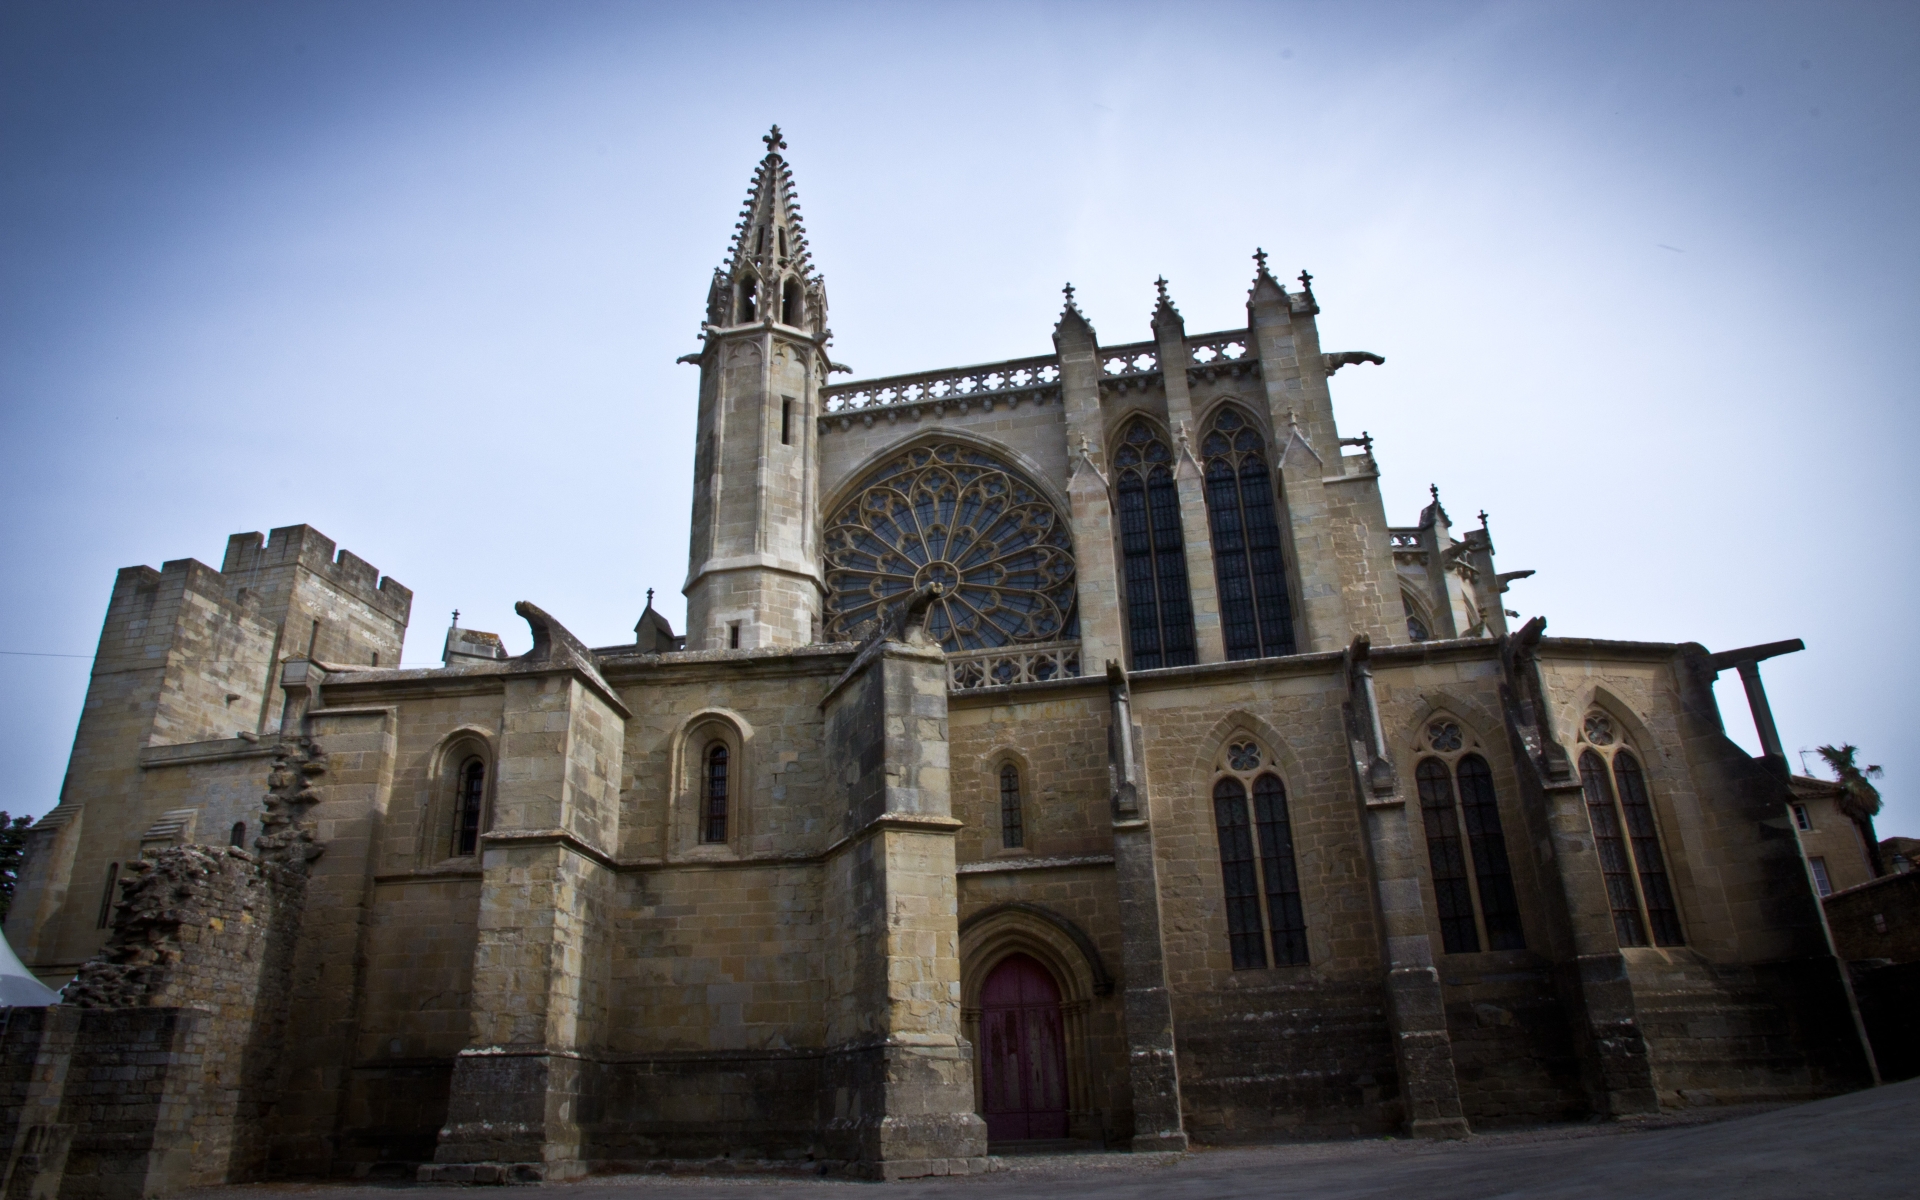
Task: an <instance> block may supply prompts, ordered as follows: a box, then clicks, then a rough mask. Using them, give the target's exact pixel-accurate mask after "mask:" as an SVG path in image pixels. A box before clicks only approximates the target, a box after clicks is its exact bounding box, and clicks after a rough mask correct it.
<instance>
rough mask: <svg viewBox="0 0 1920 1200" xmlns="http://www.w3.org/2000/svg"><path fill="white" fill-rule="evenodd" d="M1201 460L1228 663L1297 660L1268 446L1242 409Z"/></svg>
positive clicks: (1217, 429)
mask: <svg viewBox="0 0 1920 1200" xmlns="http://www.w3.org/2000/svg"><path fill="white" fill-rule="evenodd" d="M1200 453H1201V457H1202V458H1203V459H1204V460H1205V462H1206V494H1207V524H1208V526H1209V528H1210V531H1211V534H1212V539H1213V570H1214V576H1215V578H1216V579H1217V580H1218V581H1219V585H1220V627H1221V632H1222V633H1223V634H1224V635H1225V637H1226V643H1227V657H1228V658H1229V659H1241V658H1269V657H1272V656H1274V655H1281V654H1292V653H1293V652H1294V646H1293V609H1292V605H1291V602H1290V601H1289V600H1288V599H1287V573H1286V564H1285V563H1284V561H1283V560H1282V557H1281V550H1280V525H1279V522H1278V520H1277V519H1276V518H1275V515H1274V503H1273V497H1274V483H1273V473H1272V472H1271V471H1270V470H1269V469H1268V467H1267V459H1266V443H1265V442H1264V441H1263V440H1262V439H1261V437H1260V432H1259V430H1257V429H1255V428H1254V427H1253V426H1252V425H1251V424H1250V423H1249V422H1248V421H1247V419H1246V417H1245V416H1243V415H1242V414H1241V413H1240V412H1239V411H1238V410H1237V409H1234V408H1223V409H1221V410H1220V414H1219V415H1218V416H1216V417H1215V418H1214V419H1213V427H1212V428H1211V429H1210V430H1208V432H1207V436H1206V438H1205V439H1204V440H1203V441H1202V442H1201V443H1200Z"/></svg>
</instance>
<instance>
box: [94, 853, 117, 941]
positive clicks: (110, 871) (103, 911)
mask: <svg viewBox="0 0 1920 1200" xmlns="http://www.w3.org/2000/svg"><path fill="white" fill-rule="evenodd" d="M119 882H120V864H119V863H108V864H107V890H106V891H105V892H103V893H102V894H101V896H100V923H99V926H98V928H101V929H105V928H106V927H107V920H108V919H109V918H110V917H112V916H113V887H114V885H115V884H117V883H119Z"/></svg>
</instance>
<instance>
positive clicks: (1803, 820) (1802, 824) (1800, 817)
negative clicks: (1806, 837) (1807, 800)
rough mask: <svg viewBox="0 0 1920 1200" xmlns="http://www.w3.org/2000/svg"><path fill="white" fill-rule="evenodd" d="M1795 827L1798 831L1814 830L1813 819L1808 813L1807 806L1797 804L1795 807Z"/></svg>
mask: <svg viewBox="0 0 1920 1200" xmlns="http://www.w3.org/2000/svg"><path fill="white" fill-rule="evenodd" d="M1793 825H1794V828H1796V829H1806V830H1811V829H1812V828H1813V817H1812V815H1811V814H1810V813H1808V812H1807V806H1806V805H1804V804H1796V805H1794V806H1793Z"/></svg>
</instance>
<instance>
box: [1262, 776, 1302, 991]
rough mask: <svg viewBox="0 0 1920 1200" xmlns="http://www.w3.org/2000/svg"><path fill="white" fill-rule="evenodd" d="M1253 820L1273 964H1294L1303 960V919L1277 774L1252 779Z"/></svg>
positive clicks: (1283, 792) (1289, 829) (1290, 827)
mask: <svg viewBox="0 0 1920 1200" xmlns="http://www.w3.org/2000/svg"><path fill="white" fill-rule="evenodd" d="M1253 819H1254V826H1255V828H1256V829H1257V830H1258V831H1259V835H1260V865H1261V867H1262V869H1263V870H1264V873H1265V882H1266V885H1267V920H1268V922H1269V924H1271V925H1272V927H1273V961H1274V965H1275V966H1282V967H1290V966H1298V965H1300V964H1302V963H1304V962H1306V961H1307V920H1306V917H1305V915H1304V914H1303V913H1302V911H1301V908H1300V874H1299V872H1298V871H1296V870H1295V869H1294V864H1293V824H1292V822H1291V821H1289V820H1288V818H1287V789H1286V787H1285V785H1283V784H1282V783H1281V782H1280V780H1279V778H1278V777H1277V776H1273V775H1262V776H1260V777H1259V778H1258V779H1255V780H1254V781H1253Z"/></svg>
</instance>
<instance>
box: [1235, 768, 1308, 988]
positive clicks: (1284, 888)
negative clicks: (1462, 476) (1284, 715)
mask: <svg viewBox="0 0 1920 1200" xmlns="http://www.w3.org/2000/svg"><path fill="white" fill-rule="evenodd" d="M1249 791H1251V792H1252V795H1253V810H1252V812H1251V814H1250V813H1249V812H1248V810H1247V795H1248V792H1249ZM1249 817H1251V819H1249ZM1213 819H1214V829H1215V832H1216V833H1217V834H1218V835H1219V839H1220V884H1221V890H1222V892H1223V893H1224V898H1225V900H1226V917H1227V945H1228V948H1229V949H1230V950H1231V951H1232V954H1233V969H1234V970H1236V971H1244V970H1248V969H1255V968H1260V967H1265V966H1266V965H1267V962H1268V959H1267V952H1268V949H1269V948H1271V949H1272V952H1273V959H1272V961H1273V965H1274V966H1280V967H1286V966H1301V965H1304V964H1305V963H1306V961H1307V922H1306V917H1305V915H1304V913H1303V911H1302V909H1301V907H1300V876H1299V873H1298V871H1297V870H1296V869H1295V866H1294V860H1293V825H1292V822H1291V821H1290V820H1289V819H1288V815H1287V789H1286V786H1285V785H1284V784H1282V783H1281V782H1280V777H1279V776H1278V775H1276V774H1274V773H1273V771H1272V769H1271V765H1270V764H1269V763H1268V762H1267V761H1266V753H1265V751H1263V750H1262V749H1261V747H1260V744H1259V743H1258V742H1256V741H1254V740H1253V739H1251V738H1247V737H1235V738H1231V739H1229V741H1228V745H1227V747H1226V750H1225V752H1224V753H1223V756H1222V758H1221V761H1220V762H1219V763H1217V764H1216V772H1215V779H1214V783H1213ZM1256 848H1257V850H1256Z"/></svg>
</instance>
